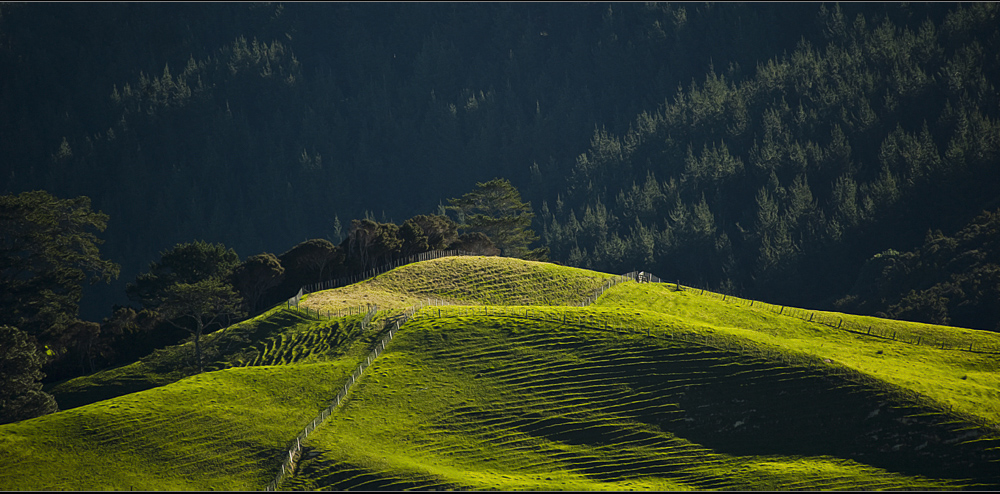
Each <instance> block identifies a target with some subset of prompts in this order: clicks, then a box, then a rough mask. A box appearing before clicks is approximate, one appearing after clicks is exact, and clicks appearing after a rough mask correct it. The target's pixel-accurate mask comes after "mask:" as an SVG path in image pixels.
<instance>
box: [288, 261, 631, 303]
mask: <svg viewBox="0 0 1000 494" xmlns="http://www.w3.org/2000/svg"><path fill="white" fill-rule="evenodd" d="M613 277H614V276H613V275H610V274H606V273H599V272H597V271H589V270H585V269H579V268H571V267H565V266H558V265H555V264H551V263H545V262H537V261H523V260H520V259H511V258H505V257H484V256H458V257H442V258H439V259H434V260H430V261H423V262H418V263H413V264H407V265H405V266H401V267H399V268H396V269H393V270H391V271H388V272H386V273H383V274H381V275H379V276H376V277H374V278H372V279H370V280H367V281H364V282H361V283H357V284H354V285H351V286H348V287H344V288H338V289H334V290H325V291H321V292H316V293H312V294H309V295H308V296H306V298H305V299H304V300H303V302H302V305H303V306H305V307H309V308H310V309H312V310H319V311H321V312H325V311H337V310H341V309H342V308H343V307H346V306H350V305H358V304H364V303H374V304H377V305H378V306H379V308H381V309H403V308H406V307H410V306H412V305H414V304H416V303H418V302H420V301H423V300H425V299H426V298H433V299H443V300H448V301H452V302H460V303H462V304H468V305H478V304H490V305H576V304H578V303H580V301H582V300H583V299H585V298H586V297H587V296H589V295H591V294H592V293H593V292H594V290H596V289H598V288H599V287H600V286H601V284H603V283H604V282H605V281H607V280H609V279H611V278H613Z"/></svg>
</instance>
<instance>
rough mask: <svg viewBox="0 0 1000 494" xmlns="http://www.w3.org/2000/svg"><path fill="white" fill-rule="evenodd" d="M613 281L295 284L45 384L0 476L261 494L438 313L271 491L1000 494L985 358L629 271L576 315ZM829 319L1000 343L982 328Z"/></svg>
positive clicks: (501, 272) (496, 277)
mask: <svg viewBox="0 0 1000 494" xmlns="http://www.w3.org/2000/svg"><path fill="white" fill-rule="evenodd" d="M613 279H614V277H613V276H612V275H609V274H604V273H595V272H591V271H586V270H580V269H576V268H566V267H560V266H555V265H551V264H547V263H536V262H527V261H519V260H514V259H502V258H485V257H458V258H440V259H436V260H432V261H424V262H419V263H415V264H410V265H406V266H402V267H399V268H396V269H393V270H391V271H388V272H385V273H383V274H381V275H379V276H376V277H374V278H372V279H369V280H365V281H363V282H360V283H357V284H355V285H351V286H347V287H342V288H337V289H332V290H324V291H319V292H315V293H311V294H307V295H306V296H305V297H303V298H302V300H301V302H300V306H301V309H297V310H296V309H294V308H290V307H287V306H285V307H281V306H279V307H275V308H273V309H271V310H269V311H268V312H266V313H264V314H262V315H261V316H258V317H257V318H254V319H252V320H248V321H244V322H242V323H239V324H237V325H233V326H231V327H229V328H225V329H223V330H219V331H216V332H215V333H212V334H210V335H206V336H205V339H204V341H205V346H206V349H207V352H206V353H208V354H209V355H211V359H210V360H211V361H212V364H211V365H210V366H209V367H208V368H209V370H210V372H206V373H204V374H200V375H195V376H187V377H185V376H186V375H187V374H189V373H190V371H191V368H190V367H191V366H190V355H191V348H190V343H185V344H182V345H178V346H175V347H170V348H166V349H162V350H159V351H157V352H155V353H154V354H153V355H150V356H148V357H146V358H144V359H142V360H141V361H139V362H137V363H134V364H131V365H128V366H123V367H120V368H118V369H110V370H106V371H102V372H99V373H96V374H94V375H92V376H86V377H83V378H78V379H75V380H71V381H68V382H65V383H61V384H60V385H58V386H56V387H55V388H54V389H53V391H54V392H56V393H57V397H58V398H59V399H60V403H70V404H74V403H75V405H76V406H75V407H74V408H71V409H68V410H65V409H66V408H69V407H67V406H65V405H64V406H63V408H64V411H62V412H58V413H55V414H52V415H48V416H44V417H40V418H37V419H32V420H27V421H23V422H19V423H15V424H7V425H3V426H0V452H2V453H3V455H4V457H5V459H9V460H8V462H7V464H6V466H7V468H5V469H3V470H2V471H0V485H3V486H5V487H8V488H12V489H25V490H27V489H34V490H79V489H116V490H128V489H132V488H138V489H151V490H153V489H155V490H163V489H228V490H242V489H251V490H258V489H261V488H263V487H264V486H266V485H268V483H269V482H271V481H272V480H274V479H275V475H276V474H277V473H278V472H279V471H280V469H281V468H282V466H281V462H282V459H283V457H284V455H286V454H287V453H286V452H287V450H288V447H289V441H291V442H292V443H294V442H295V437H296V435H298V434H299V433H300V432H301V431H302V428H303V427H304V426H305V424H308V423H311V421H312V420H313V419H314V418H315V417H316V414H317V413H318V412H319V411H320V410H322V409H324V408H325V407H326V406H327V405H328V404H329V402H330V400H331V399H333V398H334V396H335V395H336V394H337V392H338V390H340V389H342V387H343V384H344V382H345V381H346V380H347V379H348V376H350V375H352V373H354V372H355V369H356V368H357V366H358V364H359V362H362V361H364V360H365V356H366V355H368V353H369V351H371V349H372V348H373V346H374V345H376V344H377V342H379V341H381V335H382V334H383V332H384V331H385V330H386V329H387V328H388V326H386V323H387V322H389V321H392V320H395V318H396V317H398V315H399V313H400V312H401V311H402V309H404V308H406V307H410V306H412V305H414V304H417V303H427V302H431V303H433V304H435V305H431V306H425V307H423V308H421V309H420V310H419V311H417V312H416V314H415V316H414V317H413V318H412V319H411V320H410V321H409V322H407V323H406V324H405V325H403V327H402V328H401V329H400V330H399V331H398V332H396V336H395V338H394V339H393V340H392V341H391V342H390V344H389V345H387V346H386V347H385V350H384V352H383V353H382V355H381V356H379V357H378V358H377V359H375V360H374V361H373V362H372V364H371V365H370V366H369V367H367V369H366V370H365V372H364V374H363V375H361V376H360V377H359V378H358V379H357V381H356V383H355V385H354V386H353V387H352V388H351V389H350V391H349V393H348V394H347V397H346V400H345V401H344V402H343V403H342V404H341V406H340V407H338V408H336V409H335V410H334V412H333V413H332V415H331V416H330V417H329V418H328V419H327V420H326V421H325V422H323V423H322V425H321V426H320V427H319V428H317V429H316V430H315V431H313V432H312V434H311V435H310V436H309V437H308V438H306V440H305V441H304V443H303V444H304V450H303V455H302V457H301V458H299V459H298V461H297V462H296V469H295V472H294V474H293V475H288V476H284V477H283V480H282V483H281V484H280V485H279V487H281V488H286V489H338V490H346V489H475V490H491V489H505V490H512V489H529V490H563V489H574V490H608V489H611V490H631V489H642V490H688V489H693V490H720V489H735V490H795V489H807V490H857V489H864V490H868V489H903V490H918V489H921V490H923V489H946V490H953V489H967V488H971V489H981V488H987V489H996V488H1000V475H998V472H1000V465H998V461H1000V441H998V440H997V436H998V434H997V430H998V427H1000V411H998V410H997V405H998V403H1000V395H998V392H1000V381H998V372H997V355H996V354H987V353H981V352H980V353H976V352H969V351H962V350H957V349H955V348H950V349H943V348H940V347H935V346H933V345H926V344H923V345H917V344H914V343H908V342H903V341H897V340H891V339H887V338H880V337H875V336H869V335H866V334H859V333H858V332H856V331H855V332H851V331H846V330H844V329H838V328H836V327H831V326H830V325H827V324H819V323H817V322H810V321H809V319H810V317H809V316H807V315H806V314H807V313H808V312H809V311H804V310H801V309H788V310H787V311H786V308H781V310H780V311H775V310H773V309H774V307H773V306H768V305H766V304H762V303H756V304H753V305H752V306H751V305H750V304H749V301H740V300H739V299H732V298H725V299H724V297H722V296H721V295H718V294H711V293H708V292H702V291H700V290H691V289H687V290H681V291H678V290H677V287H676V286H675V285H673V284H649V283H635V282H634V281H626V282H623V283H619V284H617V285H616V286H614V287H613V288H610V289H607V290H601V291H599V292H603V295H601V296H600V297H599V298H598V299H597V300H596V302H595V303H593V304H591V305H589V306H586V307H581V306H579V304H580V301H583V300H586V299H588V298H589V297H590V296H591V295H593V294H594V293H595V290H598V289H599V288H600V287H601V286H602V285H605V284H607V283H609V282H610V281H612V280H613ZM618 281H620V278H619V279H618ZM376 305H377V306H378V310H377V311H376V312H373V315H374V319H373V320H372V322H371V324H370V325H369V326H367V328H366V329H365V330H362V328H361V325H362V319H363V318H364V317H365V314H366V313H367V312H368V311H369V310H370V309H371V308H373V307H374V306H376ZM778 312H781V313H780V314H779V313H778ZM816 314H820V313H818V312H817V313H816ZM328 315H329V316H332V317H328ZM821 315H822V317H827V318H830V317H836V318H841V319H847V320H849V321H860V322H858V324H879V325H882V327H888V328H893V330H894V331H900V332H907V334H916V335H920V336H919V337H920V338H924V339H925V341H926V340H932V339H934V338H938V339H942V338H952V339H953V340H955V339H961V341H962V342H966V341H972V342H973V343H972V344H974V345H975V346H976V347H977V348H991V347H993V346H996V347H1000V335H996V334H994V333H988V332H983V331H973V330H964V329H960V328H946V327H940V326H930V325H914V324H911V323H903V322H899V321H883V320H878V319H875V320H871V318H867V319H865V318H858V317H856V316H849V315H842V314H829V313H822V314H821ZM818 317H820V316H817V318H818ZM817 320H819V319H817ZM838 320H839V319H838ZM956 335H957V336H956Z"/></svg>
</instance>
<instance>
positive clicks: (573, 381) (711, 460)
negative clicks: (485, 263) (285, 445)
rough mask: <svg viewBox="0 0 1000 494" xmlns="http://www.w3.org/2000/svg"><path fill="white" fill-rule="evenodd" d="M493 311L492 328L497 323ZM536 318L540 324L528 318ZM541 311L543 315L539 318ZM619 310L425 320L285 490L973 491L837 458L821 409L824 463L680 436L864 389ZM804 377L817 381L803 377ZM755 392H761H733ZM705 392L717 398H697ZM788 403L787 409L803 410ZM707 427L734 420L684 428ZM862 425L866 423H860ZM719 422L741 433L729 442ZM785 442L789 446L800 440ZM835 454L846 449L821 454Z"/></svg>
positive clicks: (712, 435)
mask: <svg viewBox="0 0 1000 494" xmlns="http://www.w3.org/2000/svg"><path fill="white" fill-rule="evenodd" d="M490 309H493V310H495V312H494V314H496V315H495V316H494V315H485V314H486V313H488V311H489V310H490ZM525 309H528V312H527V316H528V318H525V317H524V314H525V313H524V312H520V311H523V310H525ZM531 310H535V311H536V312H535V314H534V317H536V319H531V317H532V313H531V312H530V311H531ZM477 311H478V312H477ZM505 311H506V312H505ZM519 313H520V314H521V315H518V314H519ZM563 313H565V314H563ZM585 313H586V314H585ZM615 314H620V311H616V310H613V309H603V310H596V311H594V310H589V309H578V308H561V309H559V308H531V307H508V308H504V309H501V308H496V307H493V308H487V307H440V308H439V307H430V308H425V309H423V311H422V312H421V313H420V314H418V316H417V318H415V319H414V320H413V321H412V322H411V323H410V324H408V325H407V326H406V328H405V330H404V331H401V332H400V333H399V335H398V336H397V338H396V339H395V340H394V341H393V345H392V346H391V347H390V348H388V349H387V351H386V353H385V354H384V356H383V357H382V358H380V359H379V361H378V362H377V363H375V364H374V365H373V366H372V367H371V369H370V371H369V372H370V374H369V375H368V376H366V377H365V378H364V379H363V380H362V381H360V382H359V385H357V386H356V387H355V389H354V390H352V394H351V395H350V397H349V400H348V402H347V403H346V404H345V406H344V407H343V409H341V410H340V411H338V412H337V413H336V414H335V415H334V416H333V417H332V418H331V420H330V423H329V425H328V426H327V427H324V428H322V429H321V430H318V431H317V433H316V435H314V436H312V437H310V439H309V440H308V444H307V446H308V447H309V448H311V449H309V451H310V452H311V454H312V455H313V457H312V458H310V459H309V460H307V461H306V462H304V463H303V466H302V468H301V470H300V472H299V473H298V474H297V475H296V477H294V478H293V479H290V480H288V481H287V483H286V484H285V487H287V488H298V487H301V488H310V489H317V488H319V489H337V490H342V489H381V488H389V486H393V485H407V486H409V488H421V489H430V488H449V489H456V488H461V489H474V490H486V489H507V490H512V489H529V490H557V489H587V490H603V489H622V488H637V489H639V488H642V489H671V490H683V489H699V490H705V489H709V490H714V489H823V488H828V489H852V488H856V487H858V486H866V488H877V489H907V488H921V489H935V488H951V487H955V486H961V485H963V484H962V483H961V482H957V483H956V482H955V481H948V480H943V481H942V480H934V479H927V478H922V477H920V476H919V475H916V474H913V473H910V474H905V473H899V472H893V471H889V470H886V469H885V468H884V467H877V466H872V465H866V464H864V463H860V462H858V461H857V460H849V459H842V458H838V457H837V456H836V455H835V454H834V453H838V452H841V451H842V450H841V449H838V448H839V447H838V446H836V444H839V442H842V441H844V440H845V437H846V436H847V435H845V434H842V433H839V432H838V430H835V431H833V432H832V433H830V434H827V435H825V436H823V435H822V432H821V431H822V427H821V424H822V423H823V413H820V414H818V415H817V416H816V417H814V418H810V417H807V418H806V420H807V421H810V420H815V421H816V422H815V424H814V425H812V426H809V424H808V423H807V424H805V426H807V427H813V428H815V429H817V431H820V432H818V433H819V434H820V435H821V436H822V438H810V440H811V441H813V442H816V443H817V444H819V446H814V449H816V448H818V449H817V451H822V449H823V448H828V449H829V451H830V453H831V454H827V455H823V454H822V453H819V454H816V453H814V454H810V455H807V456H803V455H801V454H797V453H786V454H775V452H774V451H769V452H768V453H766V454H765V457H759V456H754V455H752V454H750V453H747V452H743V453H739V454H734V453H725V452H720V451H716V450H714V449H713V448H712V447H705V446H702V445H699V444H697V443H696V442H692V441H690V440H688V439H684V438H683V437H682V434H690V435H691V436H692V437H701V438H703V439H704V440H706V441H709V442H710V443H712V444H714V445H716V447H718V446H721V445H722V444H723V440H724V438H726V437H728V436H731V435H733V434H736V435H739V434H740V433H741V432H742V431H741V430H740V427H741V426H742V425H743V424H740V423H739V422H741V419H746V420H747V421H750V420H754V421H759V420H762V419H763V418H762V417H760V416H759V415H760V414H757V413H756V411H750V412H749V414H750V415H749V416H743V415H741V412H740V411H739V406H736V407H734V406H733V403H727V404H723V403H718V402H717V401H716V400H717V397H716V395H728V396H729V397H732V398H737V399H743V401H744V402H746V401H747V400H748V399H751V398H752V395H748V394H747V391H749V392H760V393H762V394H763V395H764V396H763V398H764V401H762V402H760V403H754V404H753V406H754V407H757V408H759V407H760V406H761V405H762V404H766V402H767V401H768V399H769V398H768V397H769V396H770V393H772V392H777V390H783V389H786V388H787V387H788V384H786V378H785V376H788V379H791V381H788V382H791V383H795V382H797V380H800V381H801V383H802V384H801V386H799V387H797V388H795V389H797V391H795V393H797V394H798V395H803V396H804V394H808V393H810V392H812V391H813V390H815V389H816V386H817V385H818V386H820V388H818V389H819V392H820V395H819V396H818V398H819V399H822V400H827V401H825V402H824V403H825V404H826V405H829V406H832V405H834V404H835V403H836V402H837V401H840V400H843V399H844V397H846V396H848V395H849V394H850V393H854V392H855V391H852V390H851V389H847V388H844V390H842V391H838V389H837V384H836V383H837V382H840V381H837V380H836V379H834V380H833V381H829V382H827V381H826V380H825V379H828V378H825V377H824V375H823V374H822V372H821V371H817V370H798V371H797V370H795V369H794V368H788V367H787V366H785V365H781V364H777V363H768V362H766V361H764V360H756V361H752V362H747V364H749V366H746V365H744V366H741V365H734V364H739V363H740V362H741V361H745V360H746V358H745V357H742V356H740V355H739V354H733V353H728V352H725V351H720V350H718V349H713V348H710V347H697V346H696V345H691V344H690V343H689V342H684V341H680V340H674V341H671V340H670V339H664V338H653V337H651V336H646V335H644V334H639V333H631V334H628V333H612V332H607V331H605V330H604V329H603V322H605V320H610V319H611V318H612V317H613V316H614V315H615ZM630 314H631V315H632V316H635V317H639V316H642V314H638V315H636V314H635V312H634V311H633V312H631V313H630ZM563 315H566V316H567V317H566V319H565V322H563V318H562V317H561V316H563ZM587 316H591V319H590V321H591V322H593V323H595V326H600V329H597V328H596V327H587V326H586V325H583V324H575V323H574V320H575V321H576V322H577V323H581V322H583V321H588V319H587ZM574 317H575V318H576V319H574ZM720 364H721V365H720ZM748 372H749V374H748ZM806 375H812V376H814V377H815V378H814V379H811V380H809V379H801V378H802V377H805V376H806ZM738 376H745V377H743V378H738ZM747 379H750V380H749V381H748V380H747ZM817 379H819V380H817ZM751 383H756V384H751ZM709 384H710V386H709V388H704V386H705V385H709ZM845 384H846V383H845ZM748 385H750V386H753V388H750V389H748V390H747V391H737V390H738V389H740V387H741V386H748ZM849 387H850V386H848V388H849ZM703 388H704V389H721V390H720V391H718V392H717V393H715V394H708V395H705V394H699V393H697V392H696V391H697V390H698V389H703ZM770 390H775V391H770ZM824 396H825V397H824ZM868 396H869V397H868V398H865V397H862V398H861V401H864V400H869V402H870V403H871V404H872V405H873V406H876V407H877V406H878V405H879V403H882V401H880V400H891V397H884V396H879V395H878V394H877V392H876V391H872V392H870V393H869V395H868ZM778 401H779V402H780V403H781V404H782V406H787V405H788V404H789V403H791V402H801V398H797V397H795V396H792V397H789V398H788V399H784V400H783V401H782V400H778ZM702 407H705V408H702ZM803 411H804V410H803ZM777 413H778V414H780V413H781V411H780V410H778V411H777ZM800 413H801V412H800ZM864 413H868V412H867V410H866V411H865V412H864ZM775 418H779V417H770V419H771V420H774V419H775ZM709 419H710V420H714V421H719V420H721V421H722V422H719V424H718V425H713V424H714V422H712V423H711V424H709V423H708V422H705V424H706V425H701V424H699V423H697V422H688V421H689V420H691V421H704V420H709ZM883 419H884V420H886V421H889V420H891V419H890V418H887V417H886V416H883ZM779 420H780V418H779ZM786 420H787V419H786ZM850 420H856V421H861V422H863V421H864V415H863V414H862V415H858V414H855V415H854V417H853V418H852V419H850ZM880 420H882V419H880ZM734 422H735V423H736V429H733V423H734ZM723 423H726V424H728V425H722V424H723ZM679 424H684V426H681V425H679ZM691 424H698V425H691ZM759 424H763V422H759ZM759 424H758V423H754V424H753V425H752V427H756V426H759ZM720 426H721V427H723V429H725V427H729V429H731V430H729V431H726V430H722V431H719V430H718V429H719V427H720ZM768 427H770V429H768V430H770V431H772V432H775V431H778V430H780V428H775V426H774V425H769V426H768ZM928 427H937V426H934V425H930V426H928ZM861 429H862V428H859V430H861ZM865 430H867V429H865ZM672 431H673V432H672ZM839 436H843V437H839ZM746 437H747V438H749V439H752V438H754V437H756V436H754V434H753V433H750V434H749V435H746ZM816 439H819V440H818V441H817V440H816ZM783 441H785V442H786V443H789V439H788V438H784V439H783ZM748 442H753V441H748ZM831 442H832V443H835V444H825V443H831ZM790 444H794V441H791V443H790ZM781 448H785V450H787V451H789V452H791V451H793V450H794V449H795V448H794V446H780V447H779V449H781ZM722 449H723V450H725V449H726V448H725V447H723V448H722ZM765 450H766V448H765ZM876 456H877V455H876ZM874 460H875V461H876V463H879V462H888V463H886V464H889V463H891V461H890V460H888V459H884V460H879V459H878V458H877V457H876V458H874ZM780 465H787V468H785V469H782V468H779V466H780ZM806 473H808V474H806Z"/></svg>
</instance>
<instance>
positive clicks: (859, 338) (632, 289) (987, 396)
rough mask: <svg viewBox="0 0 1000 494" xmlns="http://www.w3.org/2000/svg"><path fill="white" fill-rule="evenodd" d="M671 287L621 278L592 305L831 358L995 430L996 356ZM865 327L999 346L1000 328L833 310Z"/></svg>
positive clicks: (998, 420) (999, 392) (998, 411)
mask: <svg viewBox="0 0 1000 494" xmlns="http://www.w3.org/2000/svg"><path fill="white" fill-rule="evenodd" d="M699 292H700V291H699V290H696V289H688V290H681V291H676V290H675V289H674V288H673V285H670V284H659V283H624V284H622V285H620V286H618V287H616V288H615V289H614V290H611V291H609V292H608V293H607V294H606V295H605V296H603V297H601V298H600V299H599V300H598V301H597V303H596V304H595V307H606V308H616V309H637V310H642V311H651V312H656V313H659V314H661V317H662V318H664V321H665V322H666V321H670V322H671V324H674V325H680V326H686V327H700V328H703V329H704V330H705V331H710V332H712V333H714V334H716V335H718V336H720V337H730V338H737V339H742V340H748V341H750V342H754V343H756V344H760V345H764V346H766V347H768V348H771V349H774V350H775V351H779V352H787V353H790V354H798V355H808V356H813V357H816V358H818V359H828V360H831V361H832V362H836V363H837V364H840V365H844V366H847V367H849V368H851V369H854V370H856V371H859V372H861V373H864V374H866V375H869V376H871V377H873V378H876V379H879V380H881V381H884V382H886V383H889V384H891V385H895V386H897V387H900V388H903V389H908V390H912V391H915V392H917V393H919V394H921V395H924V396H926V397H928V398H930V399H932V400H934V401H936V402H937V403H938V404H939V405H940V406H941V407H943V408H946V409H954V410H956V411H960V412H962V413H965V414H968V415H972V416H976V417H979V418H981V419H982V420H984V421H986V422H988V423H990V424H993V425H994V426H996V427H998V428H1000V372H998V371H1000V356H998V355H997V354H990V353H976V352H967V351H960V350H954V349H949V350H942V349H940V348H937V347H934V346H929V345H915V344H911V343H905V342H902V341H894V340H891V339H886V338H876V337H872V336H867V335H862V334H856V333H852V332H849V331H843V330H837V329H834V328H831V327H829V326H825V325H821V324H817V323H810V322H808V321H806V320H803V318H801V315H799V316H800V317H793V316H788V315H779V314H775V313H774V312H772V311H769V310H767V309H764V308H761V307H760V304H758V307H751V306H747V305H739V304H734V303H729V302H725V301H723V300H720V299H719V298H716V297H712V296H708V295H702V294H700V293H699ZM838 317H840V318H843V319H845V320H858V321H862V322H863V324H864V325H869V324H875V325H876V327H879V326H888V327H890V328H892V329H894V330H895V329H898V330H899V331H900V332H903V331H906V332H907V333H908V334H918V335H922V336H923V338H924V339H925V340H944V341H947V340H949V339H954V338H956V335H961V338H963V339H964V340H965V341H973V342H975V344H976V345H977V346H983V347H1000V334H997V333H993V332H989V331H979V330H973V329H964V328H952V327H946V326H935V325H930V324H920V323H911V322H906V321H889V320H883V319H877V318H871V317H863V316H853V315H850V314H838Z"/></svg>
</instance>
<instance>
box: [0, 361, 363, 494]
mask: <svg viewBox="0 0 1000 494" xmlns="http://www.w3.org/2000/svg"><path fill="white" fill-rule="evenodd" d="M354 365H355V362H353V361H344V362H330V363H320V364H308V365H294V366H270V367H249V368H232V369H226V370H221V371H217V372H211V373H205V374H200V375H197V376H192V377H188V378H185V379H182V380H180V381H178V382H175V383H173V384H170V385H167V386H162V387H158V388H155V389H150V390H146V391H142V392H138V393H132V394H129V395H126V396H122V397H118V398H114V399H110V400H105V401H101V402H98V403H94V404H90V405H85V406H81V407H78V408H74V409H72V410H67V411H63V412H58V413H55V414H51V415H46V416H43V417H39V418H36V419H32V420H27V421H23V422H18V423H14V424H7V425H3V426H0V451H2V455H3V457H4V459H5V461H4V464H5V468H2V469H0V485H3V486H6V487H8V488H17V489H24V490H105V489H110V490H126V491H127V490H131V489H140V490H189V489H203V490H213V489H225V490H247V489H249V490H256V489H259V488H261V486H263V485H266V484H267V483H268V482H269V481H270V480H271V478H272V477H273V475H274V473H275V470H276V469H277V468H278V465H279V463H278V460H279V456H280V455H281V453H282V452H283V451H284V450H285V449H286V448H287V443H288V440H289V438H293V437H294V436H295V434H297V433H298V432H299V430H301V428H302V427H303V425H305V424H306V423H308V422H309V420H311V419H312V418H313V416H314V415H315V414H316V412H317V411H318V410H320V409H322V408H323V407H324V406H325V404H326V401H327V400H329V398H330V390H331V389H333V388H336V387H337V386H339V385H340V384H341V383H342V382H343V381H344V379H345V378H346V376H347V375H348V374H349V372H350V371H351V370H353V366H354Z"/></svg>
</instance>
